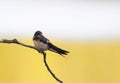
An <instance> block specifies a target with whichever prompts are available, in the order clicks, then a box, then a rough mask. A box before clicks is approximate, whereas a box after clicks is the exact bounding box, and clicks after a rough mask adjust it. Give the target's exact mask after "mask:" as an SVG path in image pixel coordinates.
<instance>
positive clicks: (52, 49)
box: [48, 42, 69, 55]
mask: <svg viewBox="0 0 120 83" xmlns="http://www.w3.org/2000/svg"><path fill="white" fill-rule="evenodd" d="M48 46H49V50H50V51H53V52H56V53H58V54H60V55H62V54H64V55H67V53H69V52H68V51H66V50H63V49H61V48H58V47H56V46H55V45H53V44H52V43H50V42H48Z"/></svg>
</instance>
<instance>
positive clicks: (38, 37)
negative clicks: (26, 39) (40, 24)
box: [33, 31, 69, 55]
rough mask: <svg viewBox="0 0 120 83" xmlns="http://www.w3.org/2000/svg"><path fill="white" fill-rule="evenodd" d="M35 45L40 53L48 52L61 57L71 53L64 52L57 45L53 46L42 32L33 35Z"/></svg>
mask: <svg viewBox="0 0 120 83" xmlns="http://www.w3.org/2000/svg"><path fill="white" fill-rule="evenodd" d="M33 42H34V45H35V47H36V48H37V49H39V51H40V52H41V53H42V52H45V51H47V50H49V51H52V52H55V53H57V54H60V55H67V54H68V53H69V51H66V50H63V49H61V48H59V47H57V46H55V45H53V44H52V43H51V42H50V41H49V40H48V39H47V38H46V37H45V36H43V34H42V32H41V31H36V32H35V33H34V35H33Z"/></svg>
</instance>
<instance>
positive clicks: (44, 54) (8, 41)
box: [0, 39, 63, 83]
mask: <svg viewBox="0 0 120 83" xmlns="http://www.w3.org/2000/svg"><path fill="white" fill-rule="evenodd" d="M0 43H7V44H11V43H15V44H18V45H21V46H25V47H28V48H32V49H34V50H37V51H38V52H39V53H41V51H40V50H39V49H37V48H36V47H35V46H31V45H26V44H23V43H21V42H19V41H18V40H17V39H13V40H7V39H3V40H0ZM42 54H43V58H44V64H45V66H46V68H47V70H48V71H49V73H50V74H51V75H52V77H53V78H54V79H55V80H56V81H58V82H59V83H63V82H62V81H61V80H60V79H59V78H57V77H56V76H55V74H54V73H53V72H52V70H51V69H50V67H49V66H48V64H47V61H46V53H45V52H42Z"/></svg>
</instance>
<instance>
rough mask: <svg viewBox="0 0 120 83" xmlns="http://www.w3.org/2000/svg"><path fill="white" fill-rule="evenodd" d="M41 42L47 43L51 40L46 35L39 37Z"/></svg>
mask: <svg viewBox="0 0 120 83" xmlns="http://www.w3.org/2000/svg"><path fill="white" fill-rule="evenodd" d="M39 41H40V42H42V43H44V44H47V43H48V42H49V40H48V39H47V38H45V37H44V36H42V37H41V38H40V39H39Z"/></svg>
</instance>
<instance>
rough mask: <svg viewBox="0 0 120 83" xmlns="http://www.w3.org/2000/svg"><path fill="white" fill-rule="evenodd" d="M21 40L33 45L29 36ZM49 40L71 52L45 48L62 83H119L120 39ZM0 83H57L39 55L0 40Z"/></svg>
mask: <svg viewBox="0 0 120 83" xmlns="http://www.w3.org/2000/svg"><path fill="white" fill-rule="evenodd" d="M20 41H21V40H20ZM21 42H23V43H25V44H30V45H33V42H32V40H30V39H28V40H24V41H21ZM52 42H53V43H54V44H55V45H56V46H58V47H61V48H64V49H67V50H69V51H70V53H69V54H68V55H67V56H66V57H65V58H64V57H61V56H60V55H58V54H56V53H53V52H49V51H46V53H47V62H48V65H49V66H50V68H51V70H52V71H53V72H54V73H55V74H56V76H57V77H58V78H60V79H61V80H62V81H63V82H64V83H120V42H119V41H106V42H102V41H100V42H97V41H96V42H95V41H94V42H92V41H91V42H81V41H77V42H76V41H72V42H70V41H64V40H63V41H61V40H60V41H52ZM0 83H58V82H57V81H56V80H55V79H53V77H52V76H51V75H50V73H49V72H48V71H47V69H46V67H45V66H44V63H43V56H42V54H39V53H38V52H37V51H35V50H33V49H30V48H26V47H23V46H19V45H16V44H2V43H0Z"/></svg>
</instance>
